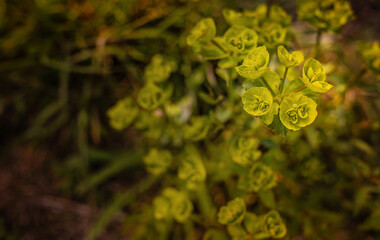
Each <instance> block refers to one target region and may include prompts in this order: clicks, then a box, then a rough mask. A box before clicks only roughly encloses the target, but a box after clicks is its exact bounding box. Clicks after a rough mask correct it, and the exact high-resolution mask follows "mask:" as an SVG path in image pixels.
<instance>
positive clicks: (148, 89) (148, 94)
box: [137, 83, 173, 111]
mask: <svg viewBox="0 0 380 240" xmlns="http://www.w3.org/2000/svg"><path fill="white" fill-rule="evenodd" d="M172 91H173V87H172V86H171V85H168V86H167V88H166V89H162V88H161V87H158V86H156V85H155V84H153V83H147V84H146V85H145V86H144V87H143V88H142V89H141V90H140V92H139V93H138V96H137V103H138V104H139V105H140V106H141V107H142V108H144V109H146V110H148V111H151V110H154V109H156V108H158V107H159V106H160V105H162V104H163V103H165V102H166V101H167V100H168V99H169V97H170V96H171V94H172Z"/></svg>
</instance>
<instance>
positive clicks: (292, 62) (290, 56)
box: [277, 46, 304, 68]
mask: <svg viewBox="0 0 380 240" xmlns="http://www.w3.org/2000/svg"><path fill="white" fill-rule="evenodd" d="M277 55H278V59H279V60H280V62H281V63H282V64H283V65H285V67H288V68H289V67H295V66H298V65H300V64H301V63H302V62H303V59H304V56H303V53H302V52H300V51H294V52H292V53H289V52H288V50H286V48H285V47H284V46H278V48H277Z"/></svg>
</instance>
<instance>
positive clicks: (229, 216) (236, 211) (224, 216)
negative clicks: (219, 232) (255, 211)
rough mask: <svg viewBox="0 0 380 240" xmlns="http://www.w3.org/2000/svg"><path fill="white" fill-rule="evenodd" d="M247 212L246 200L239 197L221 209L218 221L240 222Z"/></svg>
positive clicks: (222, 222) (225, 222) (227, 222)
mask: <svg viewBox="0 0 380 240" xmlns="http://www.w3.org/2000/svg"><path fill="white" fill-rule="evenodd" d="M245 213H246V206H245V202H244V200H243V199H242V198H239V197H237V198H235V199H234V200H231V201H229V202H228V203H227V205H226V206H222V207H221V208H220V209H219V212H218V221H219V222H220V223H221V224H229V225H230V224H238V223H241V222H242V221H243V219H244V215H245Z"/></svg>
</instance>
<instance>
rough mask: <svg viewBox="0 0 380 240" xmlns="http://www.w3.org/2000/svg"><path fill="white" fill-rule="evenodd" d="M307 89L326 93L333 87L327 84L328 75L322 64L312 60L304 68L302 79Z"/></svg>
mask: <svg viewBox="0 0 380 240" xmlns="http://www.w3.org/2000/svg"><path fill="white" fill-rule="evenodd" d="M301 80H302V81H303V82H304V84H305V85H306V87H308V88H309V89H310V90H312V91H314V92H317V93H324V92H327V91H328V90H330V89H331V88H332V87H333V86H332V85H330V84H328V83H327V82H325V80H326V74H325V70H324V69H323V67H322V64H321V63H320V62H319V61H317V60H315V59H313V58H310V59H308V60H307V61H306V63H305V65H304V66H303V71H302V79H301Z"/></svg>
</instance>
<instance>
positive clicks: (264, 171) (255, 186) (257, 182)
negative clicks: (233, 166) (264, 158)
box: [248, 162, 276, 192]
mask: <svg viewBox="0 0 380 240" xmlns="http://www.w3.org/2000/svg"><path fill="white" fill-rule="evenodd" d="M248 181H249V188H250V189H252V190H253V191H255V192H258V191H261V190H268V189H271V188H273V187H274V186H276V181H275V176H274V173H273V171H272V169H271V168H270V167H268V166H267V165H265V164H263V163H260V162H256V163H254V164H253V166H252V168H251V169H250V171H249V174H248Z"/></svg>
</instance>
